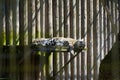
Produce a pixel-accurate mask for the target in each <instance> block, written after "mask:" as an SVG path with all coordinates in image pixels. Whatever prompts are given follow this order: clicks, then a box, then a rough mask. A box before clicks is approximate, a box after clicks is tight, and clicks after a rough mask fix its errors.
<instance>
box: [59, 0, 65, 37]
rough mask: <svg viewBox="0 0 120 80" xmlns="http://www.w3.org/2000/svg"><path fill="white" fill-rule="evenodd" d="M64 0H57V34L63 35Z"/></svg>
mask: <svg viewBox="0 0 120 80" xmlns="http://www.w3.org/2000/svg"><path fill="white" fill-rule="evenodd" d="M63 1H64V0H60V1H59V36H63V30H64V4H63Z"/></svg>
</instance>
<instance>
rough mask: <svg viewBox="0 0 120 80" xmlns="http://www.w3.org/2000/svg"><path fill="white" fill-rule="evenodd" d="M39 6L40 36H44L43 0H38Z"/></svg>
mask: <svg viewBox="0 0 120 80" xmlns="http://www.w3.org/2000/svg"><path fill="white" fill-rule="evenodd" d="M40 8H41V12H40V23H41V24H40V28H41V37H45V0H40Z"/></svg>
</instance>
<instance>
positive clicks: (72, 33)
mask: <svg viewBox="0 0 120 80" xmlns="http://www.w3.org/2000/svg"><path fill="white" fill-rule="evenodd" d="M75 30H76V0H71V1H70V34H69V35H70V37H71V38H76V34H75V33H76V31H75ZM71 57H73V55H72V54H71ZM75 61H76V58H75V59H74V60H73V61H71V69H70V70H71V80H75V79H76V77H75V76H76V73H75V72H76V68H75V67H76V63H75Z"/></svg>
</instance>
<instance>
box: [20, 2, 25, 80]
mask: <svg viewBox="0 0 120 80" xmlns="http://www.w3.org/2000/svg"><path fill="white" fill-rule="evenodd" d="M25 5H26V4H25V0H20V1H19V35H20V36H19V45H20V46H22V50H23V51H21V55H23V60H24V56H25V55H24V47H23V46H24V45H25V37H24V36H25V27H26V21H25V18H26V15H25V10H26V9H25ZM20 66H21V67H20V79H22V80H24V75H25V73H24V69H25V68H24V67H25V65H24V61H23V65H22V64H21V65H20Z"/></svg>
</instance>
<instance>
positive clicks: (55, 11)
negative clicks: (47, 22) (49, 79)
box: [52, 0, 59, 80]
mask: <svg viewBox="0 0 120 80" xmlns="http://www.w3.org/2000/svg"><path fill="white" fill-rule="evenodd" d="M52 2H53V15H52V16H53V37H58V36H59V4H58V0H55V1H54V0H53V1H52ZM58 54H59V53H57V52H54V53H53V77H54V80H56V79H57V80H58V79H59V77H58V75H57V76H56V75H55V74H56V72H57V71H58V66H59V65H58V62H59V59H58V58H59V55H58Z"/></svg>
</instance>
